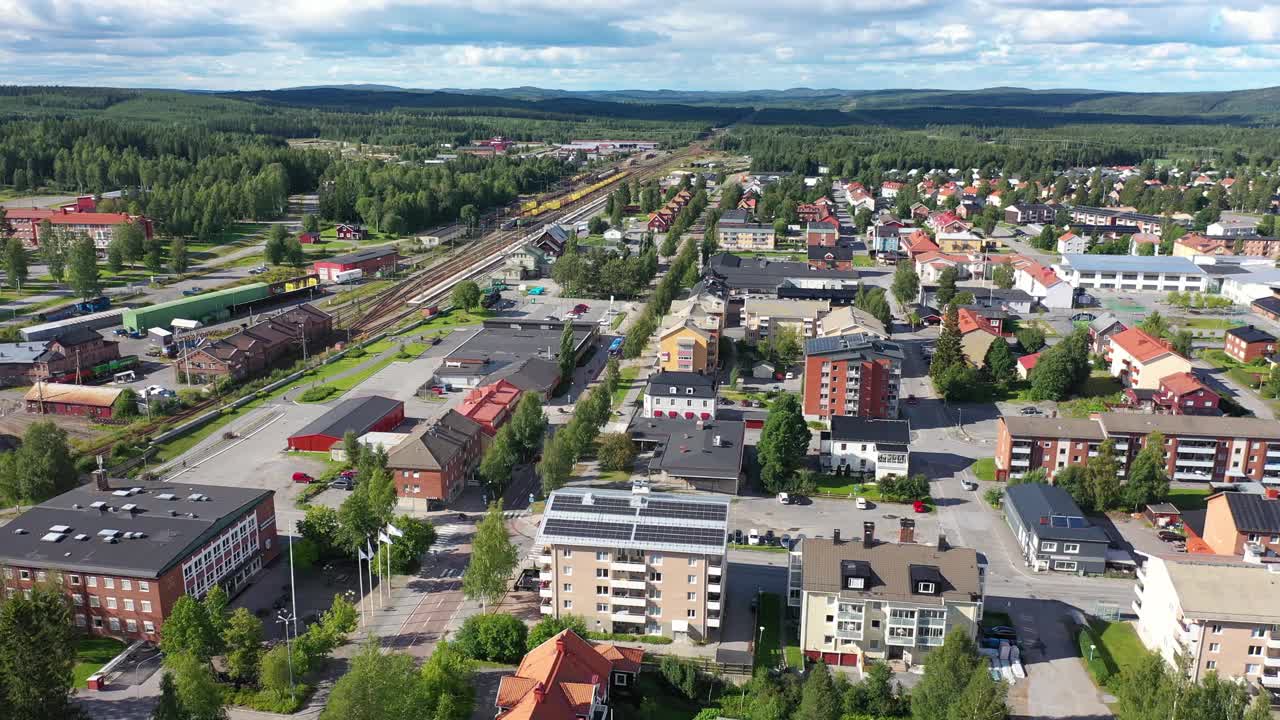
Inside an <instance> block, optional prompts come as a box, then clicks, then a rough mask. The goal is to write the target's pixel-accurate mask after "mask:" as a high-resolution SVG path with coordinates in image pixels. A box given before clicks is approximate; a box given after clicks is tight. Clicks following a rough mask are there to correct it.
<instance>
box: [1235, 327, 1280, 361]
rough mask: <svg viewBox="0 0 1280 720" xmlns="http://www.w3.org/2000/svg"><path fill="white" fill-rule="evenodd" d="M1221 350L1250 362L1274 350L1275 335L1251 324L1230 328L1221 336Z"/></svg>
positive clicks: (1272, 352) (1239, 359) (1267, 355)
mask: <svg viewBox="0 0 1280 720" xmlns="http://www.w3.org/2000/svg"><path fill="white" fill-rule="evenodd" d="M1222 351H1223V352H1225V353H1226V354H1227V355H1229V356H1231V357H1232V358H1234V359H1236V360H1238V361H1240V362H1242V363H1246V364H1247V363H1251V362H1253V361H1254V360H1257V359H1259V358H1265V357H1270V356H1271V355H1273V354H1275V351H1276V336H1275V335H1272V334H1271V333H1269V332H1266V331H1263V330H1259V329H1258V328H1256V327H1254V326H1252V325H1246V326H1244V327H1237V328H1231V329H1230V330H1228V331H1227V332H1226V335H1224V336H1223V343H1222Z"/></svg>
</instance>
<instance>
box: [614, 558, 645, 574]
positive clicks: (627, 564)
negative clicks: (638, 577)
mask: <svg viewBox="0 0 1280 720" xmlns="http://www.w3.org/2000/svg"><path fill="white" fill-rule="evenodd" d="M609 569H610V570H612V571H613V572H631V573H642V572H644V571H645V566H644V560H638V561H637V560H615V561H613V562H611V563H609Z"/></svg>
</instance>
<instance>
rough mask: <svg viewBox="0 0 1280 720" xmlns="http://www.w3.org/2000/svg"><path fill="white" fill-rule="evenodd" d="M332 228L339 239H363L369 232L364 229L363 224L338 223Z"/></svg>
mask: <svg viewBox="0 0 1280 720" xmlns="http://www.w3.org/2000/svg"><path fill="white" fill-rule="evenodd" d="M333 229H334V232H335V233H337V235H338V239H339V240H364V239H365V238H367V237H369V233H368V231H367V230H365V229H364V226H363V225H356V224H353V223H338V224H337V225H336V226H334V228H333Z"/></svg>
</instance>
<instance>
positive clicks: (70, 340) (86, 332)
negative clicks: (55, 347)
mask: <svg viewBox="0 0 1280 720" xmlns="http://www.w3.org/2000/svg"><path fill="white" fill-rule="evenodd" d="M50 339H51V340H55V341H57V343H58V344H59V345H62V346H65V347H75V346H76V345H83V344H84V343H87V342H96V341H98V340H101V339H102V334H101V333H99V332H98V331H97V330H93V329H91V328H87V327H84V326H81V327H73V328H68V329H66V330H64V331H62V332H60V333H58V334H57V335H55V336H53V337H52V338H50Z"/></svg>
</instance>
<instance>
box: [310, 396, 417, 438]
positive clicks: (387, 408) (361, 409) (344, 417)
mask: <svg viewBox="0 0 1280 720" xmlns="http://www.w3.org/2000/svg"><path fill="white" fill-rule="evenodd" d="M403 407H404V403H403V402H401V401H399V400H394V399H392V398H389V397H383V396H381V395H369V396H367V397H354V398H349V399H347V400H343V401H342V402H340V403H338V404H337V405H335V406H334V407H333V408H332V409H330V410H329V411H328V412H326V413H325V414H324V415H321V416H320V417H318V418H316V419H315V420H312V421H311V422H310V423H307V425H306V426H305V427H303V428H302V429H301V430H299V431H298V432H296V433H294V434H293V435H291V436H290V437H305V436H307V435H320V436H323V437H332V438H338V439H339V440H341V439H342V436H343V435H345V434H346V432H347V431H348V430H350V431H352V432H354V433H355V434H356V437H359V436H361V435H363V434H365V433H367V432H369V431H370V430H372V429H373V426H374V425H377V424H378V421H379V420H381V419H382V418H384V417H386V416H387V415H388V414H390V413H391V412H392V411H394V410H396V409H397V408H403Z"/></svg>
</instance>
